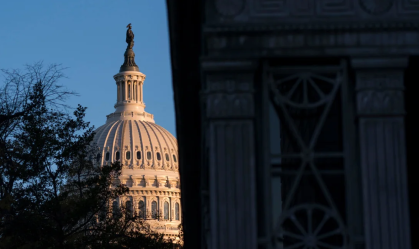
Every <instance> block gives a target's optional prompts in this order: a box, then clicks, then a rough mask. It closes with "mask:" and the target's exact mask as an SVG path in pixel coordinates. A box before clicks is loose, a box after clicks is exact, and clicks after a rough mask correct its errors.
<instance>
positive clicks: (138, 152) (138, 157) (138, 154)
mask: <svg viewBox="0 0 419 249" xmlns="http://www.w3.org/2000/svg"><path fill="white" fill-rule="evenodd" d="M137 159H138V160H140V159H141V151H137Z"/></svg>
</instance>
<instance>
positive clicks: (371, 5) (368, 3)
mask: <svg viewBox="0 0 419 249" xmlns="http://www.w3.org/2000/svg"><path fill="white" fill-rule="evenodd" d="M359 5H360V6H361V8H362V9H363V10H364V11H365V12H367V13H369V14H372V15H381V14H384V13H387V12H388V11H389V10H390V9H391V7H393V5H394V0H359Z"/></svg>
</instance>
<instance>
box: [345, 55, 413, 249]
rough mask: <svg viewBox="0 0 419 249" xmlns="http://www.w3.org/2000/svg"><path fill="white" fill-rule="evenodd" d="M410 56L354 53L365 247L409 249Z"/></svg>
mask: <svg viewBox="0 0 419 249" xmlns="http://www.w3.org/2000/svg"><path fill="white" fill-rule="evenodd" d="M406 66H407V58H353V59H352V67H353V68H354V69H355V73H356V105H357V106H356V108H357V116H358V125H359V144H360V151H359V153H360V164H361V173H362V184H363V188H362V189H363V206H364V228H365V244H366V248H367V249H409V248H410V231H409V217H408V216H409V215H408V196H407V178H406V148H405V128H404V97H403V85H404V79H403V76H404V69H405V67H406Z"/></svg>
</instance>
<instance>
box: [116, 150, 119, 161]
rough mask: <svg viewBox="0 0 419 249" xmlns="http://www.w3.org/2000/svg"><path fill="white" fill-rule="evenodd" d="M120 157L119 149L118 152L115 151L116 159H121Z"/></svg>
mask: <svg viewBox="0 0 419 249" xmlns="http://www.w3.org/2000/svg"><path fill="white" fill-rule="evenodd" d="M119 158H120V156H119V151H117V152H116V153H115V159H116V160H117V161H119Z"/></svg>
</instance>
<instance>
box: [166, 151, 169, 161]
mask: <svg viewBox="0 0 419 249" xmlns="http://www.w3.org/2000/svg"><path fill="white" fill-rule="evenodd" d="M165 156H166V161H169V159H170V158H169V154H167V153H166V155H165Z"/></svg>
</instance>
